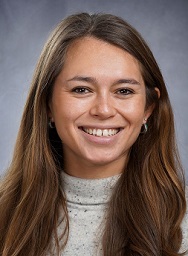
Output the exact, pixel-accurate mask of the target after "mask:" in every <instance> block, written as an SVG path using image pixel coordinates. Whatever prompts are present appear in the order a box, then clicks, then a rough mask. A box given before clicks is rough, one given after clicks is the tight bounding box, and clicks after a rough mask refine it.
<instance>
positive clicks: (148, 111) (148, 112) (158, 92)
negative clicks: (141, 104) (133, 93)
mask: <svg viewBox="0 0 188 256" xmlns="http://www.w3.org/2000/svg"><path fill="white" fill-rule="evenodd" d="M155 91H156V93H157V96H158V99H159V98H160V94H161V93H160V90H159V88H157V87H155ZM154 108H155V103H153V104H152V105H151V106H149V107H148V108H147V109H146V111H145V115H144V121H143V123H147V119H148V118H149V117H150V115H151V114H152V112H153V110H154Z"/></svg>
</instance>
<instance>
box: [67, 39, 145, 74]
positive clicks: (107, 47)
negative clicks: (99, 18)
mask: <svg viewBox="0 0 188 256" xmlns="http://www.w3.org/2000/svg"><path fill="white" fill-rule="evenodd" d="M63 69H64V70H67V71H69V72H71V71H76V72H78V73H79V72H81V73H82V72H83V71H84V72H91V73H92V72H94V73H96V74H98V75H100V74H101V75H102V73H103V75H105V73H106V72H107V73H108V75H110V74H112V75H120V76H121V75H125V74H129V75H134V76H138V77H140V76H142V75H141V69H140V65H139V62H138V61H137V59H136V58H134V57H133V56H132V55H131V54H129V53H128V52H127V51H125V50H124V49H122V48H120V47H117V46H115V45H112V44H110V43H108V42H105V41H102V40H99V39H96V38H94V37H84V38H81V39H77V40H75V41H73V42H72V43H71V45H70V46H69V47H68V50H67V53H66V57H65V62H64V68H63Z"/></svg>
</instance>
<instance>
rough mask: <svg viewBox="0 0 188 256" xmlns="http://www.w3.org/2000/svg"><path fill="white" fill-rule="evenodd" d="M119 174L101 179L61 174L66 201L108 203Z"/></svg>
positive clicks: (83, 203) (92, 203) (91, 203)
mask: <svg viewBox="0 0 188 256" xmlns="http://www.w3.org/2000/svg"><path fill="white" fill-rule="evenodd" d="M120 176H121V174H118V175H115V176H112V177H108V178H102V179H82V178H77V177H73V176H70V175H68V174H67V173H65V172H62V174H61V178H62V187H63V189H64V191H65V194H66V199H67V201H68V202H72V203H75V204H80V205H85V204H87V205H88V204H90V205H94V204H97V205H99V204H105V203H108V202H109V200H110V197H111V194H112V190H113V188H114V186H115V184H116V182H117V181H118V179H119V177H120Z"/></svg>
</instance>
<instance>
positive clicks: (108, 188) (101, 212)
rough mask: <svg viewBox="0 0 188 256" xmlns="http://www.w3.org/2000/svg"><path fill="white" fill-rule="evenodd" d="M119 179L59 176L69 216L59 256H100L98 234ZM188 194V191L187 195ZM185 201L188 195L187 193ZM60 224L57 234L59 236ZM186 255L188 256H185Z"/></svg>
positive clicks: (187, 230)
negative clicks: (67, 233) (67, 230)
mask: <svg viewBox="0 0 188 256" xmlns="http://www.w3.org/2000/svg"><path fill="white" fill-rule="evenodd" d="M119 177H120V175H116V176H113V177H109V178H104V179H80V178H76V177H72V176H69V175H67V174H66V173H62V182H63V187H64V190H65V194H66V197H67V207H68V214H69V224H70V230H69V239H68V243H67V245H66V247H65V249H64V251H63V252H62V254H61V255H62V256H102V255H103V253H102V247H101V232H102V228H103V225H102V224H103V223H104V218H105V212H106V210H107V207H108V202H109V199H110V197H111V194H112V190H113V187H114V185H115V184H116V182H117V180H118V178H119ZM187 192H188V191H187ZM186 196H187V198H188V193H187V195H186ZM62 228H63V224H61V225H60V226H59V229H58V233H62ZM182 230H183V242H182V247H181V250H185V249H186V248H187V249H188V212H187V213H186V216H185V218H184V221H183V223H182ZM187 255H188V254H187Z"/></svg>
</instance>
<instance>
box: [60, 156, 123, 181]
mask: <svg viewBox="0 0 188 256" xmlns="http://www.w3.org/2000/svg"><path fill="white" fill-rule="evenodd" d="M125 166H126V161H125V160H124V161H113V162H112V163H108V164H101V165H99V164H98V165H97V164H92V163H87V162H84V161H79V163H77V162H75V161H72V162H71V160H70V161H68V160H67V161H65V164H64V171H65V172H66V173H67V174H69V175H70V176H73V177H78V178H83V179H102V178H107V177H112V176H115V175H117V174H120V173H122V172H123V171H124V169H125Z"/></svg>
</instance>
